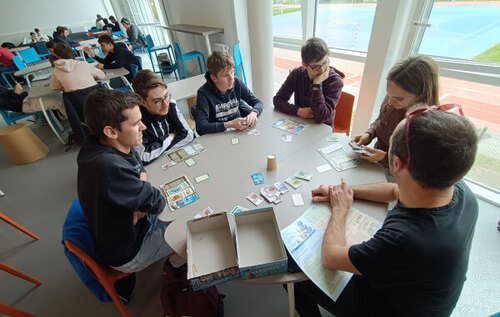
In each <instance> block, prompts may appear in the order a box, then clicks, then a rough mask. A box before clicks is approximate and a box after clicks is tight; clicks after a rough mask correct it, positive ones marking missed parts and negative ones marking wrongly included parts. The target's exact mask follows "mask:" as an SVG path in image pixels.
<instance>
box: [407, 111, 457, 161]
mask: <svg viewBox="0 0 500 317" xmlns="http://www.w3.org/2000/svg"><path fill="white" fill-rule="evenodd" d="M454 109H458V111H459V113H460V115H461V116H462V117H463V116H464V112H463V111H462V106H461V105H457V104H446V105H441V106H426V107H422V108H418V109H415V110H413V111H409V112H407V113H406V156H407V163H408V167H410V121H411V119H412V118H415V117H417V116H419V115H422V114H423V113H426V112H428V111H432V110H440V111H452V110H454Z"/></svg>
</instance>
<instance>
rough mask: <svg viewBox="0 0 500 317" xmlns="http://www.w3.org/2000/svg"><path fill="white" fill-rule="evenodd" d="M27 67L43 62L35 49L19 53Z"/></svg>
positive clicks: (31, 48)
mask: <svg viewBox="0 0 500 317" xmlns="http://www.w3.org/2000/svg"><path fill="white" fill-rule="evenodd" d="M17 53H18V54H19V56H20V57H21V58H22V59H23V61H24V63H25V64H26V65H30V64H37V63H41V62H42V60H41V59H40V56H38V53H37V52H36V50H35V49H34V48H33V47H30V48H28V49H26V50H20V51H18V52H17Z"/></svg>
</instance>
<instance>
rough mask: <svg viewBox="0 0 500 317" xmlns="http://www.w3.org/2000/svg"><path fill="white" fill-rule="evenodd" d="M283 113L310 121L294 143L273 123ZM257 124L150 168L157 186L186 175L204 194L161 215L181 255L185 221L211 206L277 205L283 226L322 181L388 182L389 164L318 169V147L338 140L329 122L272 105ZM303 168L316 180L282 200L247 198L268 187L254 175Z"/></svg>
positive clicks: (376, 210)
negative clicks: (271, 166)
mask: <svg viewBox="0 0 500 317" xmlns="http://www.w3.org/2000/svg"><path fill="white" fill-rule="evenodd" d="M281 117H285V118H290V119H291V120H293V121H296V122H303V123H306V122H307V123H309V126H308V127H307V128H306V129H305V130H304V131H303V132H302V133H301V134H299V135H293V137H292V138H293V139H292V142H291V143H285V142H284V141H282V140H281V139H280V136H281V134H283V132H282V131H281V130H278V129H275V128H272V127H271V124H272V123H273V122H274V121H276V120H277V119H279V118H281ZM256 128H257V129H258V130H259V131H260V132H261V134H260V135H257V136H255V135H246V134H245V133H243V132H231V133H228V134H224V133H216V134H208V135H204V136H202V137H200V138H198V139H197V140H198V141H199V142H200V143H201V144H202V145H203V146H204V147H205V148H206V150H205V152H202V153H200V154H198V155H196V156H194V157H193V158H194V159H195V161H196V162H197V163H196V164H195V165H193V166H191V167H187V165H186V164H185V163H184V162H181V163H178V164H177V165H175V166H173V167H171V168H170V169H168V170H166V171H162V170H161V168H160V166H161V165H162V164H164V163H165V162H167V159H166V158H165V157H164V156H162V157H160V158H158V159H157V160H156V161H155V162H153V163H152V164H151V165H149V166H147V167H146V170H147V172H148V178H149V181H150V182H151V183H152V184H153V185H155V186H157V187H159V186H160V185H162V184H164V183H166V182H167V181H168V180H172V179H174V178H177V177H179V176H182V175H186V176H188V178H189V179H190V181H191V182H192V183H193V186H194V187H195V189H196V191H197V192H198V193H199V195H200V199H199V200H197V201H196V202H194V203H192V204H190V205H188V206H185V207H183V208H180V209H178V210H176V211H174V212H172V211H170V209H168V207H166V208H165V210H164V211H163V212H162V213H161V214H160V216H159V219H160V220H162V221H166V222H170V221H172V220H174V221H173V222H172V223H170V224H169V226H168V227H167V229H166V231H165V240H166V241H167V243H168V244H169V245H170V246H171V247H172V248H173V250H174V251H175V252H176V253H178V254H179V255H180V256H181V257H183V258H186V224H185V223H186V221H187V220H189V219H192V218H193V217H194V215H196V214H197V213H198V212H200V211H201V210H203V209H204V208H206V207H210V208H212V210H214V211H215V212H224V211H225V212H228V213H229V211H230V210H231V209H232V208H233V207H234V206H235V205H240V206H243V207H246V208H248V209H254V208H262V207H266V206H273V207H274V210H275V212H276V218H277V222H278V226H279V228H280V229H283V228H285V227H286V226H288V225H289V224H291V223H292V222H293V221H294V220H295V219H297V218H298V217H299V216H300V215H301V214H302V213H303V212H304V211H306V210H307V209H308V208H309V207H310V206H311V204H312V199H311V190H312V189H314V188H316V187H318V186H320V185H321V184H337V183H340V178H341V177H344V178H345V179H346V181H347V183H348V185H358V184H366V183H377V182H385V174H384V171H383V169H382V168H381V167H379V166H378V165H376V164H372V163H369V162H363V163H362V164H361V166H359V167H357V168H354V169H350V170H346V171H343V172H336V171H335V170H334V169H332V170H330V171H327V172H324V173H319V172H317V171H316V169H315V167H316V166H320V165H324V164H327V161H326V160H325V159H324V158H323V157H322V156H321V155H320V154H319V152H318V151H317V149H318V148H321V147H325V146H328V145H331V144H332V143H331V142H326V140H325V136H326V135H327V134H329V133H330V132H331V128H330V127H328V126H326V125H322V124H316V123H314V122H312V121H306V120H303V119H300V118H298V117H291V116H288V115H284V114H282V113H280V112H277V111H274V110H273V109H270V107H269V106H268V107H267V108H266V109H265V110H264V113H263V114H262V115H261V117H260V118H259V122H258V124H257V126H256ZM232 137H238V138H239V139H240V143H239V144H237V145H231V142H230V141H231V138H232ZM348 141H349V138H348V137H347V136H344V137H343V138H341V140H340V142H341V144H343V145H344V146H347V143H348ZM267 154H276V157H277V160H278V169H277V170H275V171H271V172H267V170H266V163H267V162H266V157H267ZM299 169H302V170H305V171H308V172H310V173H312V174H313V178H312V179H311V181H310V182H303V184H302V186H301V187H299V188H298V189H293V188H290V191H289V192H288V193H286V194H283V195H282V196H281V198H282V202H281V203H279V204H277V205H274V204H272V203H268V202H267V201H265V202H264V203H262V204H261V205H259V206H258V207H256V206H254V205H253V204H252V203H251V202H250V201H248V200H247V199H246V196H247V195H248V194H250V193H251V192H255V193H256V194H259V188H260V187H262V186H264V185H262V184H261V185H254V183H253V181H252V180H251V178H250V175H251V174H253V173H257V172H261V173H262V174H263V175H264V178H265V185H271V184H274V183H275V182H277V181H284V180H285V179H286V178H287V177H291V176H293V174H294V173H295V171H297V170H299ZM204 173H209V175H210V179H209V180H206V181H204V182H201V183H199V184H196V183H194V181H193V178H194V177H196V176H199V175H202V174H204ZM293 193H301V194H302V197H303V199H304V203H305V205H304V206H300V207H295V206H294V205H293V202H292V198H291V197H292V194H293ZM354 206H355V207H356V208H358V209H360V210H362V211H364V212H365V213H367V214H368V215H370V216H372V217H375V218H376V219H379V220H383V219H384V218H385V216H386V211H387V209H386V207H387V206H386V205H385V204H378V203H372V202H367V201H360V200H356V201H355V202H354ZM229 223H230V226H231V229H232V230H234V217H233V216H231V215H229ZM304 279H305V276H304V275H303V274H302V273H298V274H291V273H287V274H281V275H276V276H270V277H266V278H265V279H256V280H253V281H252V283H264V284H269V283H287V282H293V281H295V282H296V281H300V280H304Z"/></svg>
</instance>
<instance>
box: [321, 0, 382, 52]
mask: <svg viewBox="0 0 500 317" xmlns="http://www.w3.org/2000/svg"><path fill="white" fill-rule="evenodd" d="M375 7H376V0H372V1H356V0H320V1H319V4H318V7H317V10H316V25H315V35H316V36H317V37H320V38H322V39H324V40H325V42H326V43H327V44H328V46H329V47H333V48H340V49H344V50H352V51H359V52H365V53H366V51H368V43H369V41H370V34H371V31H372V25H373V18H374V16H375Z"/></svg>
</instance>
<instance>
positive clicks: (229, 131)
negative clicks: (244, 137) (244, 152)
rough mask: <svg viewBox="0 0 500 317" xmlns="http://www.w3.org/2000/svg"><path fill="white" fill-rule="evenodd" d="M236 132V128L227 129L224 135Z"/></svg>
mask: <svg viewBox="0 0 500 317" xmlns="http://www.w3.org/2000/svg"><path fill="white" fill-rule="evenodd" d="M234 130H236V129H235V128H227V129H226V130H225V131H224V133H225V134H228V133H231V132H233V131H234Z"/></svg>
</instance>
